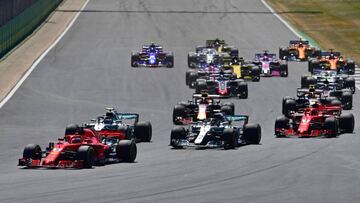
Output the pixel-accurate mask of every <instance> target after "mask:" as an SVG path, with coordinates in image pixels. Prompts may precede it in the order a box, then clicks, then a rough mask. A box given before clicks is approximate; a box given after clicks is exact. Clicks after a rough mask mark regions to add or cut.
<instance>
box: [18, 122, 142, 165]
mask: <svg viewBox="0 0 360 203" xmlns="http://www.w3.org/2000/svg"><path fill="white" fill-rule="evenodd" d="M136 154H137V148H136V144H135V142H133V141H132V140H122V139H118V137H116V136H114V137H110V136H109V137H102V136H100V135H99V134H97V133H96V132H95V131H94V130H93V129H91V128H84V127H79V126H76V125H70V126H68V127H67V129H66V134H65V137H64V138H59V141H58V142H57V143H53V142H50V143H49V146H48V147H47V148H46V150H45V151H42V150H41V148H40V146H39V145H36V144H29V145H27V146H26V147H25V149H24V151H23V157H22V158H21V159H19V164H18V165H19V166H25V167H30V168H92V166H93V165H100V166H101V165H104V164H105V163H109V162H111V163H112V162H119V161H124V162H134V160H135V159H136Z"/></svg>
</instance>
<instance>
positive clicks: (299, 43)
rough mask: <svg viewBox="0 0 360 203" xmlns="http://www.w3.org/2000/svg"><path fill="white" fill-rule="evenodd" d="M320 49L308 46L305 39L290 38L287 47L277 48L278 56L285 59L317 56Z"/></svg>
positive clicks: (302, 58)
mask: <svg viewBox="0 0 360 203" xmlns="http://www.w3.org/2000/svg"><path fill="white" fill-rule="evenodd" d="M320 53H321V51H320V50H319V49H317V48H315V47H312V46H310V44H309V41H307V40H302V39H300V40H291V41H290V43H289V45H288V46H287V47H280V48H279V58H280V59H282V60H287V61H307V60H308V59H309V58H311V57H317V56H319V55H320Z"/></svg>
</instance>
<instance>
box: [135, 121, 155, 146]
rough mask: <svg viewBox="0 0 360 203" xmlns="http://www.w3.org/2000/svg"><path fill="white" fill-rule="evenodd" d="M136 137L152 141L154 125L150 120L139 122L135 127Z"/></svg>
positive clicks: (144, 140) (143, 140) (142, 140)
mask: <svg viewBox="0 0 360 203" xmlns="http://www.w3.org/2000/svg"><path fill="white" fill-rule="evenodd" d="M134 134H135V138H136V139H139V140H140V141H141V142H150V141H151V138H152V125H151V123H150V122H149V121H147V122H139V123H137V124H136V125H135V129H134Z"/></svg>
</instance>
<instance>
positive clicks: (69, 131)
mask: <svg viewBox="0 0 360 203" xmlns="http://www.w3.org/2000/svg"><path fill="white" fill-rule="evenodd" d="M78 130H79V126H78V125H76V124H69V125H68V126H66V128H65V135H74V134H75V133H76V132H77V131H78Z"/></svg>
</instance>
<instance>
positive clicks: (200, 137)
mask: <svg viewBox="0 0 360 203" xmlns="http://www.w3.org/2000/svg"><path fill="white" fill-rule="evenodd" d="M248 119H249V117H248V116H246V115H233V116H229V115H227V116H224V115H223V114H221V113H217V114H215V115H214V117H213V118H210V119H206V120H204V121H198V122H195V123H193V124H192V125H190V126H189V127H188V128H185V127H175V128H173V129H172V130H171V134H170V146H172V147H173V148H184V147H196V148H224V149H234V148H236V147H239V146H241V145H244V144H259V143H260V140H261V127H260V125H259V124H249V123H248ZM234 123H235V124H234Z"/></svg>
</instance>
